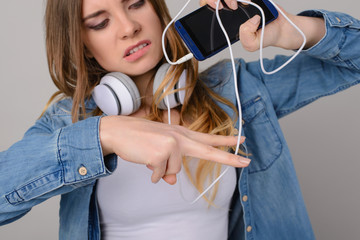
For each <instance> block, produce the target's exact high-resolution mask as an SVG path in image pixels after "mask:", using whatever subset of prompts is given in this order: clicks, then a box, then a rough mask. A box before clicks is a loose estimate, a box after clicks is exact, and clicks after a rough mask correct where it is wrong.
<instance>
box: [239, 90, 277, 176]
mask: <svg viewBox="0 0 360 240" xmlns="http://www.w3.org/2000/svg"><path fill="white" fill-rule="evenodd" d="M242 109H243V120H244V125H243V128H244V134H245V137H246V141H245V143H246V147H247V150H248V153H249V154H250V156H249V158H250V159H251V160H252V161H251V163H250V165H249V173H255V172H259V171H264V170H266V169H268V168H269V167H271V165H272V164H273V163H274V162H275V160H276V159H278V158H279V156H280V154H281V152H282V144H281V140H280V137H279V135H278V133H277V131H276V129H275V127H274V125H273V123H272V122H271V120H270V118H269V114H268V112H267V111H266V105H265V103H264V101H263V100H262V98H261V97H260V96H257V97H255V98H254V99H252V100H250V101H248V102H246V103H245V104H244V105H242Z"/></svg>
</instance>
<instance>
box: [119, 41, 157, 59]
mask: <svg viewBox="0 0 360 240" xmlns="http://www.w3.org/2000/svg"><path fill="white" fill-rule="evenodd" d="M150 44H151V42H150V41H149V40H144V41H140V42H138V43H137V44H136V45H133V46H130V47H128V48H127V49H126V50H125V54H124V58H127V57H130V56H131V55H134V54H135V53H138V52H142V50H143V49H145V48H146V47H147V46H149V45H150Z"/></svg>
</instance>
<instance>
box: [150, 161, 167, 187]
mask: <svg viewBox="0 0 360 240" xmlns="http://www.w3.org/2000/svg"><path fill="white" fill-rule="evenodd" d="M152 167H153V168H154V170H153V174H152V175H151V182H153V183H157V182H159V181H160V179H161V178H162V177H163V176H164V175H165V172H166V162H163V163H162V164H160V165H158V166H152Z"/></svg>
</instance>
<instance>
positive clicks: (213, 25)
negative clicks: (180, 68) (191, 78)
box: [175, 0, 277, 60]
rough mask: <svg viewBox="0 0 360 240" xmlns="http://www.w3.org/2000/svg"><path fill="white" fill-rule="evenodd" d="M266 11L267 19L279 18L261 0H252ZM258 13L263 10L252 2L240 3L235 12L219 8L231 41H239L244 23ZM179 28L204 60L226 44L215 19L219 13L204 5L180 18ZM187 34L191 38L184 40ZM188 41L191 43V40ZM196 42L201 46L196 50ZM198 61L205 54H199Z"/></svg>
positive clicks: (190, 46) (187, 43) (186, 41)
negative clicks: (247, 3) (240, 30)
mask: <svg viewBox="0 0 360 240" xmlns="http://www.w3.org/2000/svg"><path fill="white" fill-rule="evenodd" d="M253 2H255V3H256V4H258V5H259V6H260V7H261V8H262V9H263V11H264V14H265V19H266V22H267V23H268V22H270V21H272V20H274V19H275V18H276V17H277V16H276V17H275V16H274V14H273V13H272V11H271V10H270V9H269V8H268V7H267V6H266V4H265V3H264V2H263V1H262V0H253ZM256 14H258V15H260V16H261V13H260V11H259V10H258V9H257V8H256V7H254V6H252V5H243V4H239V7H238V9H237V10H236V11H233V10H228V9H222V10H220V11H219V15H220V18H221V20H222V23H223V25H224V27H225V29H226V31H227V33H228V35H229V38H230V41H231V43H234V42H236V41H238V40H239V27H240V25H241V24H242V23H244V22H246V21H247V20H248V19H250V18H252V17H253V16H255V15H256ZM175 26H176V29H177V31H178V32H179V34H180V35H181V36H182V37H183V39H184V41H185V43H186V45H187V46H188V47H189V48H190V51H192V52H194V51H195V52H196V51H200V53H201V54H200V55H202V57H203V59H205V58H208V57H210V56H212V55H214V54H215V53H217V52H219V51H221V50H222V49H224V48H226V47H227V43H226V38H225V36H224V33H223V32H222V30H221V28H220V25H219V23H218V21H217V18H216V12H215V10H214V9H212V8H211V7H209V6H204V7H202V8H199V9H198V10H196V11H194V12H192V13H190V14H189V15H187V16H185V17H183V18H182V19H180V20H178V21H177V23H176V24H175ZM184 34H185V35H188V37H190V39H188V37H187V39H185V38H184ZM189 40H190V41H192V43H189ZM194 45H195V46H196V48H198V49H194ZM194 55H195V57H196V58H197V59H198V60H203V59H201V58H202V57H201V56H200V57H197V55H198V54H194Z"/></svg>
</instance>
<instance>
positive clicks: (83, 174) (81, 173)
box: [79, 166, 87, 176]
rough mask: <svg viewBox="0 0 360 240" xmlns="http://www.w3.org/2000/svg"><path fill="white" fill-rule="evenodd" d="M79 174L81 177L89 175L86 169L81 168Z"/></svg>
mask: <svg viewBox="0 0 360 240" xmlns="http://www.w3.org/2000/svg"><path fill="white" fill-rule="evenodd" d="M79 174H80V175H81V176H85V175H86V174H87V169H86V167H84V166H83V167H81V168H79Z"/></svg>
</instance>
